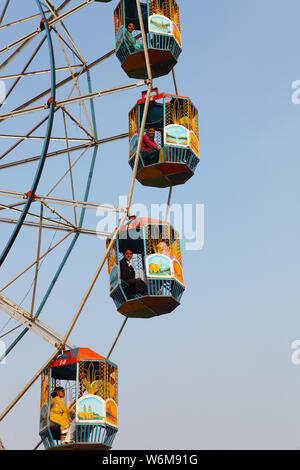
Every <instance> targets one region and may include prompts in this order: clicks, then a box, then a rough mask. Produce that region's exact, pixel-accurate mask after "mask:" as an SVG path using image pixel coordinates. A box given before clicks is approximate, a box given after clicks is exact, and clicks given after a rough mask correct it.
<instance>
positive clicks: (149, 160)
mask: <svg viewBox="0 0 300 470" xmlns="http://www.w3.org/2000/svg"><path fill="white" fill-rule="evenodd" d="M154 136H155V129H154V128H153V127H150V128H149V129H148V132H147V133H146V134H145V135H144V136H143V141H142V151H141V155H142V158H143V162H144V165H146V166H148V165H153V164H154V163H157V162H158V159H159V151H160V148H159V147H158V146H157V145H156V143H155V141H154Z"/></svg>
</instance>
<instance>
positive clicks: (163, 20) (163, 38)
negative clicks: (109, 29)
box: [114, 0, 182, 78]
mask: <svg viewBox="0 0 300 470" xmlns="http://www.w3.org/2000/svg"><path fill="white" fill-rule="evenodd" d="M141 11H142V17H143V24H144V29H145V33H146V41H147V49H148V53H149V60H150V65H151V71H152V76H153V78H155V77H161V76H163V75H167V74H168V73H169V72H170V71H171V70H172V68H173V67H174V66H175V65H176V63H177V60H178V57H179V55H180V53H181V51H182V43H181V32H180V16H179V8H178V5H177V3H176V2H175V0H146V1H144V2H141ZM114 20H115V36H116V56H117V58H118V59H119V61H120V62H121V65H122V68H123V70H124V71H125V72H126V73H127V75H128V76H129V77H131V78H147V69H146V62H145V54H144V47H143V41H142V35H141V30H140V22H139V16H138V11H137V5H136V0H121V1H120V2H119V4H118V6H117V7H116V9H115V11H114Z"/></svg>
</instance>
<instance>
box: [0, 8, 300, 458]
mask: <svg viewBox="0 0 300 470" xmlns="http://www.w3.org/2000/svg"><path fill="white" fill-rule="evenodd" d="M18 3H20V2H18ZM31 3H32V4H33V3H34V2H31V1H30V0H27V1H26V2H22V5H21V8H20V9H19V12H18V14H19V15H20V17H23V16H26V14H27V13H26V8H27V4H30V5H31ZM57 3H58V2H55V4H57ZM178 3H179V5H180V7H181V22H182V36H183V44H184V49H183V53H182V55H181V56H180V58H179V62H178V65H177V66H176V76H177V80H178V87H179V92H180V93H181V94H182V95H185V96H189V97H190V98H191V99H192V100H193V102H194V103H195V105H196V106H197V107H198V109H199V120H200V153H201V162H200V164H199V165H198V168H197V172H196V174H195V176H194V177H193V178H192V179H191V180H190V181H189V182H188V183H187V184H186V185H184V186H181V187H177V188H175V189H174V192H173V202H176V203H179V204H188V203H193V204H204V206H205V243H204V247H203V249H202V250H200V251H196V252H195V251H183V265H184V274H185V281H186V285H187V288H186V291H185V293H184V295H183V298H182V304H181V306H180V307H179V308H178V309H177V310H176V311H175V312H174V313H173V314H170V315H168V316H163V317H159V318H155V319H151V320H146V321H143V320H129V321H128V323H127V325H126V328H125V330H124V332H123V334H122V336H121V338H120V340H119V341H118V343H117V346H116V348H115V350H114V352H113V355H112V358H111V359H112V360H113V361H114V362H116V363H117V364H118V366H119V374H120V375H119V377H120V382H119V418H120V429H119V432H118V435H117V437H116V440H115V445H114V448H115V449H249V448H250V449H299V447H300V444H299V442H300V433H299V420H300V399H299V392H300V366H295V365H293V364H292V362H291V354H292V350H291V343H292V341H294V340H295V339H300V308H299V307H300V305H299V304H300V302H299V286H298V284H299V266H300V259H299V247H298V244H299V229H300V224H299V215H298V213H299V202H298V201H299V196H300V194H299V193H300V190H299V170H300V163H299V155H300V143H299V128H300V105H299V106H297V105H294V104H292V101H291V96H292V88H291V85H292V82H293V81H294V80H297V79H300V65H299V60H298V55H299V47H298V44H299V25H298V23H299V21H298V18H299V14H300V6H299V2H297V1H296V0H288V1H286V2H282V1H279V0H272V1H271V0H264V1H263V2H262V1H258V0H252V1H251V2H245V1H241V0H228V1H226V2H224V1H223V0H210V1H209V2H200V1H196V0H189V1H185V2H184V1H183V0H179V1H178ZM25 4H26V5H25ZM116 4H117V2H116V1H113V2H111V3H110V4H107V5H101V4H100V3H99V4H98V3H95V4H93V5H91V6H90V7H87V8H85V9H84V10H82V12H81V13H78V14H77V15H74V16H73V17H72V18H71V19H70V20H69V21H68V22H67V21H66V25H67V26H68V27H69V29H70V32H71V33H72V36H73V37H74V40H75V42H76V43H77V44H79V46H80V51H81V52H82V54H83V55H84V56H85V58H86V60H87V61H88V62H90V61H92V60H94V59H95V58H96V57H97V56H98V55H100V54H102V53H103V54H104V53H106V52H107V51H109V50H111V49H112V48H113V47H114V30H113V20H112V12H113V9H114V7H115V5H116ZM30 8H32V11H34V8H35V7H34V5H33V6H32V7H30ZM20 10H21V11H20ZM15 15H16V9H14V11H10V12H9V11H8V13H7V21H8V20H13V19H14V18H15V17H16V16H15ZM35 27H36V25H35V24H34V26H33V29H34V28H35ZM19 31H22V28H20V30H19ZM45 61H46V63H47V56H46V54H45ZM19 66H20V64H19ZM17 69H18V67H17ZM92 79H93V88H94V89H95V90H101V89H105V88H108V87H110V86H115V85H121V84H126V83H129V82H130V79H128V78H127V77H126V75H125V74H124V72H123V71H122V69H121V67H120V65H119V63H118V61H117V59H116V58H115V57H112V58H110V59H109V60H108V61H107V62H106V63H104V64H103V65H101V66H99V67H97V68H95V69H94V70H93V73H92ZM83 83H84V82H82V86H84V85H83ZM155 85H156V86H158V87H159V89H160V90H161V91H165V92H173V85H172V81H171V75H169V76H167V77H163V78H160V79H157V80H156V81H155ZM140 92H141V90H140V89H137V90H134V91H131V92H128V93H121V94H116V95H113V96H111V97H106V98H103V99H102V98H100V99H98V100H97V101H96V114H97V125H98V133H99V137H106V136H110V135H113V134H116V133H119V132H120V133H121V132H126V131H127V112H128V110H129V109H131V108H132V106H133V105H134V103H135V102H136V100H137V99H138V98H139V96H140ZM61 93H62V92H59V94H60V96H61ZM12 99H13V98H12ZM3 112H4V108H3ZM29 151H30V150H29ZM127 152H128V143H127V141H126V140H125V141H120V142H118V143H113V144H109V145H105V146H103V147H101V148H100V149H99V154H98V159H97V164H96V172H95V179H94V182H93V186H92V190H91V197H90V199H91V200H92V201H96V202H109V203H117V202H118V196H119V195H125V194H127V191H128V185H129V178H130V168H129V166H128V165H127ZM20 157H22V155H20ZM48 165H49V167H48V168H49V170H48V171H49V172H50V174H51V172H54V171H55V170H54V169H55V165H56V164H55V163H53V166H51V165H50V163H49V164H48ZM18 168H19V169H17V170H14V172H15V173H14V174H12V173H9V172H8V171H7V172H6V173H4V172H3V175H4V177H3V178H2V175H1V176H0V186H1V188H2V187H4V188H8V189H16V190H20V191H23V190H24V185H22V184H21V183H22V179H23V177H24V173H22V172H21V170H20V168H22V167H18ZM24 171H25V170H24ZM6 175H7V176H6ZM26 176H27V175H26ZM28 178H29V175H28ZM167 194H168V192H167V190H155V189H152V188H148V189H147V188H146V189H145V188H144V187H142V186H141V185H139V184H137V185H136V187H135V192H134V202H136V203H146V204H147V205H150V204H151V203H160V202H166V200H167ZM97 221H98V219H97V217H96V214H92V215H91V216H90V217H89V222H90V226H92V227H93V228H94V227H95V226H96V224H97ZM7 234H8V231H7V229H6V228H5V229H3V230H2V227H1V233H0V237H1V244H2V243H4V242H5V241H6V238H7ZM36 236H37V234H36V231H33V229H32V230H31V229H26V233H25V229H24V233H23V235H22V237H21V239H20V245H16V248H15V250H14V251H13V252H12V259H10V261H9V264H8V268H7V269H8V272H11V273H12V274H13V273H14V272H16V271H18V270H20V267H19V265H17V258H18V256H19V255H21V254H22V255H23V256H24V265H25V263H26V260H25V258H26V252H27V246H29V245H30V244H31V243H32V239H33V237H34V243H36ZM2 239H3V240H2ZM21 243H22V244H21ZM34 246H35V245H34ZM103 250H104V242H103V241H99V240H97V239H91V238H88V239H86V238H84V237H81V240H80V241H79V243H78V245H77V246H76V249H75V250H74V253H73V256H72V260H70V262H69V263H68V265H67V266H66V269H65V270H64V272H63V274H62V276H61V278H60V282H59V283H58V284H57V286H56V287H55V290H54V292H53V294H52V296H51V298H50V299H49V301H48V303H47V304H46V307H45V311H44V313H43V316H42V317H41V319H42V320H44V321H45V322H48V323H49V324H51V325H52V326H53V327H55V328H56V329H58V330H59V331H61V332H62V333H64V332H65V330H66V328H67V325H68V323H69V321H70V319H71V318H72V315H73V313H74V311H75V310H76V308H77V306H78V304H79V302H80V299H81V297H82V295H83V294H84V292H85V290H86V288H87V286H88V284H89V282H90V279H91V278H92V276H93V274H94V272H95V270H96V267H97V265H98V263H99V260H100V259H101V255H102V254H103ZM60 253H61V254H62V253H63V251H61V252H60ZM30 259H31V258H30ZM57 259H59V256H58V258H57ZM51 263H53V265H50V268H49V273H50V271H51V273H52V272H53V270H54V268H55V266H56V265H57V261H56V264H55V260H53V261H51ZM22 265H23V264H22ZM47 269H48V268H47ZM8 272H5V275H6V276H8ZM29 285H30V278H26V282H25V281H24V284H23V285H22V283H21V285H19V287H18V292H14V293H15V298H16V300H17V298H22V297H23V295H24V294H25V293H26V290H27V289H28V286H29ZM43 287H44V288H45V287H46V285H45V286H41V287H40V290H39V294H38V295H39V298H41V297H42V294H43V292H44V290H43ZM0 319H1V322H2V324H4V322H5V317H4V316H3V315H2V317H0ZM122 321H123V317H122V316H121V315H120V314H119V313H118V312H117V311H116V310H115V306H114V304H113V302H112V300H111V299H110V298H109V295H108V282H107V270H106V267H105V268H104V270H103V272H102V274H101V276H100V278H99V280H98V281H97V284H96V287H95V289H94V290H93V293H92V295H91V297H90V299H89V300H88V302H87V304H86V306H85V308H84V310H83V313H82V316H81V318H80V320H79V322H78V324H77V326H76V328H75V330H74V332H73V334H72V336H71V340H72V341H73V342H74V343H76V344H77V345H81V346H85V347H90V348H91V349H93V350H95V351H97V352H98V353H100V354H104V355H105V354H107V352H108V350H109V349H110V346H111V344H112V342H113V339H114V338H115V336H116V334H117V332H118V330H119V328H120V326H121V324H122ZM2 324H1V325H0V327H1V326H2ZM52 351H53V349H52V348H51V347H50V346H49V345H47V344H45V343H43V342H42V340H41V339H40V338H38V337H35V336H34V334H33V333H32V334H28V335H27V336H26V337H25V339H24V340H23V342H22V344H21V345H20V346H19V347H18V348H16V349H15V350H14V352H13V353H12V354H11V355H10V356H9V358H8V359H7V364H6V365H2V366H0V376H1V390H2V391H1V396H0V404H1V411H2V409H4V407H5V406H6V405H7V404H8V403H9V402H10V400H11V398H13V397H14V396H15V395H16V394H17V393H18V392H19V391H20V390H21V388H22V387H23V386H24V385H25V383H27V381H28V380H29V378H30V377H31V376H32V375H33V374H34V372H35V371H36V370H37V369H38V368H39V367H40V366H41V365H42V364H43V363H44V362H45V361H46V360H47V358H48V357H49V355H50V354H51V353H52ZM3 384H5V386H3ZM179 404H180V406H179ZM179 408H180V409H181V410H182V414H181V415H180V416H178V409H179ZM38 422H39V382H38V383H36V384H35V386H34V387H33V388H32V389H31V390H30V391H29V392H28V393H27V394H26V396H25V397H24V398H23V399H22V400H21V401H20V403H19V404H18V405H17V406H16V407H15V409H14V410H13V411H12V412H11V413H10V414H9V415H8V417H7V418H5V420H4V421H3V422H2V423H1V424H0V437H1V438H2V440H3V441H4V443H5V444H6V446H7V448H10V449H20V448H22V449H23V448H25V449H31V448H33V447H34V446H35V444H36V443H37V442H38V440H39V436H38Z"/></svg>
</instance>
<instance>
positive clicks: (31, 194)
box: [0, 0, 56, 266]
mask: <svg viewBox="0 0 300 470" xmlns="http://www.w3.org/2000/svg"><path fill="white" fill-rule="evenodd" d="M35 3H36V5H37V7H38V9H39V11H40V15H41V17H42V18H43V19H44V24H45V32H46V37H47V44H48V51H49V57H50V70H51V72H50V74H51V75H50V77H51V78H50V79H51V97H52V102H51V103H50V107H49V115H48V121H47V129H46V134H45V138H44V144H43V148H42V153H41V156H40V159H39V163H38V167H37V170H36V173H35V176H34V179H33V183H32V185H31V189H30V191H29V192H28V199H27V201H26V203H25V205H24V208H23V210H22V212H21V215H20V217H19V220H18V222H17V224H16V226H15V228H14V230H13V231H12V234H11V236H10V237H9V240H8V242H7V244H6V246H5V248H4V250H3V251H2V253H1V255H0V266H2V264H3V262H4V261H5V259H6V257H7V255H8V254H9V252H10V250H11V248H12V246H13V244H14V242H15V240H16V238H17V236H18V234H19V232H20V230H21V227H22V225H23V223H24V220H25V218H26V215H27V213H28V211H29V209H30V206H31V203H32V201H33V199H34V195H35V192H36V189H37V187H38V184H39V181H40V178H41V175H42V173H43V169H44V164H45V160H46V155H47V150H48V146H49V142H50V138H51V132H52V125H53V118H54V112H55V96H56V90H55V84H56V79H55V59H54V50H53V43H52V39H51V34H50V29H49V27H48V24H47V21H46V15H45V12H44V10H43V8H42V5H41V1H40V0H35Z"/></svg>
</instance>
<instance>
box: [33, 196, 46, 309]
mask: <svg viewBox="0 0 300 470" xmlns="http://www.w3.org/2000/svg"><path fill="white" fill-rule="evenodd" d="M43 211H44V206H43V204H41V209H40V226H39V236H38V243H37V254H36V264H35V274H34V281H33V291H32V300H31V307H30V316H31V317H32V316H33V309H34V302H35V296H36V288H37V281H38V274H39V258H40V252H41V239H42V222H43Z"/></svg>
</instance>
